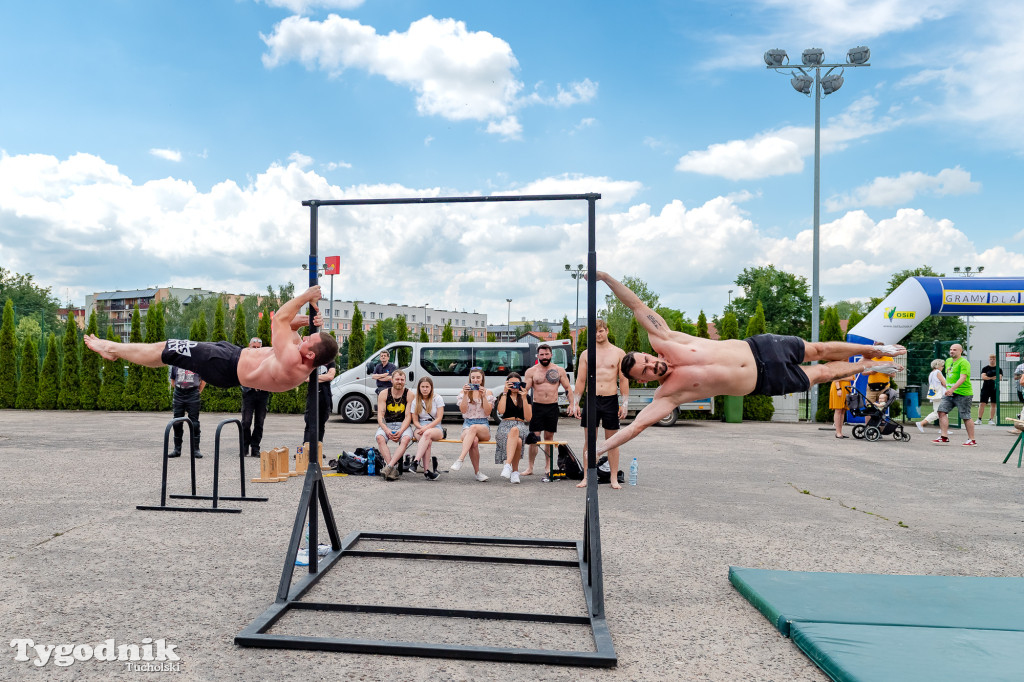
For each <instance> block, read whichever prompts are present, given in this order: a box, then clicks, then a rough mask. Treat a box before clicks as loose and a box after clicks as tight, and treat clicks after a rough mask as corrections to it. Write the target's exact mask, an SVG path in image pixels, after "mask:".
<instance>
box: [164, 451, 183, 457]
mask: <svg viewBox="0 0 1024 682" xmlns="http://www.w3.org/2000/svg"><path fill="white" fill-rule="evenodd" d="M167 456H168V457H181V450H172V451H171V452H168V453H167Z"/></svg>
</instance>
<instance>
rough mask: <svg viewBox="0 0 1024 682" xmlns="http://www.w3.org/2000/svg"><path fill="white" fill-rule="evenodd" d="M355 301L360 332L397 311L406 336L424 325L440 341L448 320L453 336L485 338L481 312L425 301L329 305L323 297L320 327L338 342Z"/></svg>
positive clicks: (348, 323)
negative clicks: (444, 307) (435, 305)
mask: <svg viewBox="0 0 1024 682" xmlns="http://www.w3.org/2000/svg"><path fill="white" fill-rule="evenodd" d="M356 303H358V304H359V312H360V313H361V314H362V316H363V331H364V332H369V331H370V330H371V329H373V326H374V325H375V324H376V323H377V322H379V321H381V320H387V319H396V318H397V317H398V316H399V315H404V316H405V323H406V325H408V327H409V338H410V340H416V339H418V338H419V336H420V330H421V329H425V330H426V331H427V338H428V339H430V340H431V341H440V340H441V334H442V332H443V331H444V326H445V324H446V323H448V322H449V321H451V325H452V334H453V335H454V337H455V339H456V340H458V339H459V338H461V337H462V335H463V334H464V333H465V334H468V336H469V338H471V339H473V340H474V341H486V340H487V315H485V314H484V313H477V312H472V313H469V312H466V311H465V310H463V311H461V312H459V311H456V310H441V309H437V308H431V307H429V305H426V304H425V305H421V306H408V305H400V304H398V303H376V302H374V301H334V304H333V305H331V303H330V302H329V301H328V300H327V299H323V300H321V301H320V312H321V314H322V315H323V317H324V329H328V330H333V331H334V335H335V336H336V337H337V339H338V342H339V343H343V342H344V341H345V339H347V338H348V337H349V335H350V334H351V333H352V314H353V313H354V312H355V304H356ZM332 315H333V317H332Z"/></svg>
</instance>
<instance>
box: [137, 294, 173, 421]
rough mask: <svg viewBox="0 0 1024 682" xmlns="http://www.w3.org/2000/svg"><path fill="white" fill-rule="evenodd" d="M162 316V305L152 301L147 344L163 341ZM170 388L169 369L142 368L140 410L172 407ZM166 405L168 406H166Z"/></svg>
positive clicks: (148, 319) (145, 325) (148, 318)
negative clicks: (168, 397)
mask: <svg viewBox="0 0 1024 682" xmlns="http://www.w3.org/2000/svg"><path fill="white" fill-rule="evenodd" d="M161 320H162V316H161V315H160V304H159V303H157V302H156V301H152V302H150V304H149V307H148V308H147V309H146V322H145V324H144V325H143V326H144V328H145V330H146V332H145V337H144V339H145V343H156V342H158V341H162V340H163V339H161V338H160V337H161V336H163V329H162V326H163V325H162V323H161ZM169 390H170V386H169V385H168V382H167V369H166V368H164V367H142V368H141V373H140V376H139V402H138V409H140V410H162V409H167V408H168V407H170V401H169V400H165V398H166V396H167V395H168V391H169ZM164 403H166V405H165V404H164Z"/></svg>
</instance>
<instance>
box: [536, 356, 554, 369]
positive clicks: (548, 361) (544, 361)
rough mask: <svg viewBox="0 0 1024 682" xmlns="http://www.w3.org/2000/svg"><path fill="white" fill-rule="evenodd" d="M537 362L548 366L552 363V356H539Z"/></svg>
mask: <svg viewBox="0 0 1024 682" xmlns="http://www.w3.org/2000/svg"><path fill="white" fill-rule="evenodd" d="M537 362H539V363H540V364H541V365H543V366H544V367H547V366H548V365H550V364H551V358H537Z"/></svg>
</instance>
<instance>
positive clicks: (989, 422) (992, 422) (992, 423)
mask: <svg viewBox="0 0 1024 682" xmlns="http://www.w3.org/2000/svg"><path fill="white" fill-rule="evenodd" d="M988 425H989V426H995V425H996V420H995V419H989V420H988Z"/></svg>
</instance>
